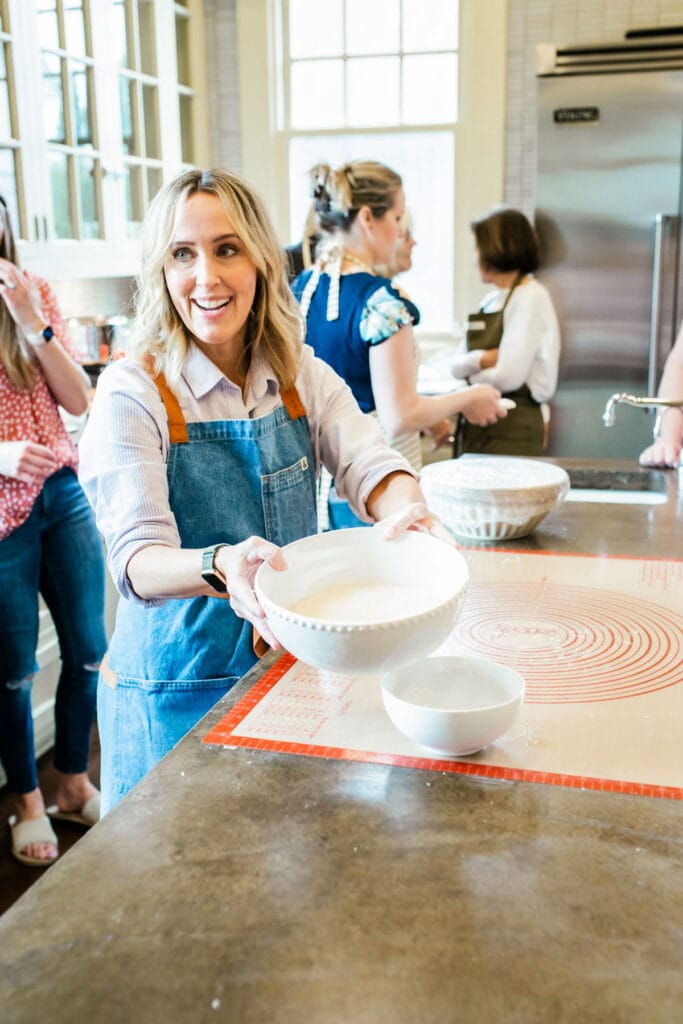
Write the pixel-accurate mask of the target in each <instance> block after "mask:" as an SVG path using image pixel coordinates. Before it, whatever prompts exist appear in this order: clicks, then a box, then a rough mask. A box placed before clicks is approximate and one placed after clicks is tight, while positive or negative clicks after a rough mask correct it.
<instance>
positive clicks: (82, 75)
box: [68, 60, 93, 146]
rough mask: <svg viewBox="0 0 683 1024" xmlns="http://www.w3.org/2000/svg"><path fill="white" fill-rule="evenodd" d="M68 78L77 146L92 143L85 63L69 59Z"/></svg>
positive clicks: (87, 74) (87, 76) (87, 71)
mask: <svg viewBox="0 0 683 1024" xmlns="http://www.w3.org/2000/svg"><path fill="white" fill-rule="evenodd" d="M68 67H69V80H70V87H71V98H72V102H73V120H74V132H75V136H76V137H75V139H74V140H73V141H74V144H75V145H77V146H85V145H91V144H92V143H93V126H92V123H91V120H90V90H89V81H88V78H89V70H88V68H87V67H86V66H85V64H79V63H78V62H77V61H73V60H71V61H69V65H68Z"/></svg>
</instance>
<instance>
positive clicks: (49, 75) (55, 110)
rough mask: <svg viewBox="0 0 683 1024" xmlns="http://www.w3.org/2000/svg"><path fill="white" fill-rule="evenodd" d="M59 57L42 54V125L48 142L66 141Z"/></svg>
mask: <svg viewBox="0 0 683 1024" xmlns="http://www.w3.org/2000/svg"><path fill="white" fill-rule="evenodd" d="M60 65H61V62H60V59H59V57H54V56H52V54H49V53H44V54H43V125H44V128H45V138H46V139H47V140H48V142H66V136H65V134H64V96H63V93H62V77H61V66H60Z"/></svg>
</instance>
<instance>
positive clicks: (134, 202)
mask: <svg viewBox="0 0 683 1024" xmlns="http://www.w3.org/2000/svg"><path fill="white" fill-rule="evenodd" d="M125 187H126V221H127V225H126V234H127V236H128V238H137V237H138V235H139V234H140V225H141V223H142V218H143V214H144V210H145V200H144V196H143V193H142V169H141V168H140V167H129V168H128V175H127V177H126V182H125Z"/></svg>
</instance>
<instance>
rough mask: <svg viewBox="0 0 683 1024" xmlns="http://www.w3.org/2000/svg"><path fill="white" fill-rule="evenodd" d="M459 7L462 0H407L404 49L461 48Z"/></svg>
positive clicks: (410, 50) (404, 20) (404, 19)
mask: <svg viewBox="0 0 683 1024" xmlns="http://www.w3.org/2000/svg"><path fill="white" fill-rule="evenodd" d="M458 7H459V4H458V0H403V49H404V50H407V51H408V53H416V52H417V51H418V50H455V49H457V46H458Z"/></svg>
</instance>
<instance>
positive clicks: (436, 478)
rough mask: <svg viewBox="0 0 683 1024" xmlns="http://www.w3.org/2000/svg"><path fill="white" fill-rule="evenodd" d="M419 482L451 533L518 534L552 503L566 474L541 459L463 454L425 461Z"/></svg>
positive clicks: (560, 497)
mask: <svg viewBox="0 0 683 1024" xmlns="http://www.w3.org/2000/svg"><path fill="white" fill-rule="evenodd" d="M420 483H421V485H422V490H423V491H424V494H425V497H426V499H427V504H428V505H429V507H430V509H431V510H432V511H433V512H435V513H436V514H437V515H438V516H439V517H440V518H441V520H442V522H443V523H444V524H445V525H446V526H447V527H448V528H449V529H450V530H451V531H452V532H453V533H455V534H456V535H457V536H459V537H467V538H470V539H474V540H509V539H510V538H512V537H524V536H526V534H528V533H531V531H532V530H533V529H534V528H535V527H536V526H538V524H539V523H540V522H541V521H542V520H543V519H545V517H546V516H547V515H548V514H549V513H550V512H552V511H553V509H554V508H557V506H558V505H560V504H561V503H562V502H563V501H564V499H565V498H566V496H567V493H568V491H569V476H568V474H567V473H566V472H565V470H564V469H562V468H561V467H560V466H554V465H553V464H552V463H550V462H544V461H543V460H542V459H522V458H517V457H514V456H507V455H463V456H461V457H460V458H459V459H447V460H445V461H443V462H434V463H432V464H431V465H429V466H425V467H424V469H423V470H422V473H421V476H420Z"/></svg>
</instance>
